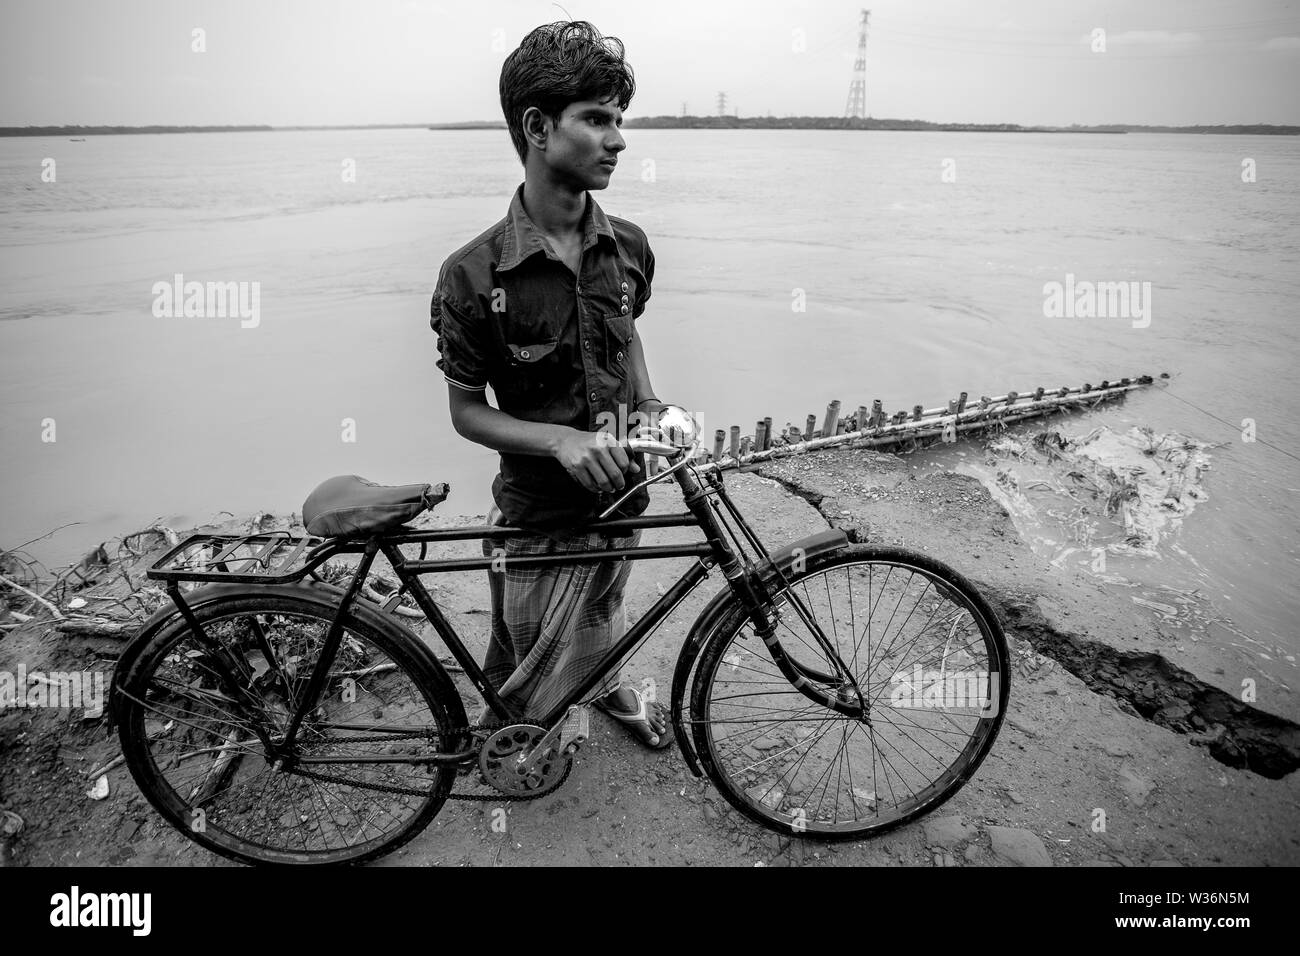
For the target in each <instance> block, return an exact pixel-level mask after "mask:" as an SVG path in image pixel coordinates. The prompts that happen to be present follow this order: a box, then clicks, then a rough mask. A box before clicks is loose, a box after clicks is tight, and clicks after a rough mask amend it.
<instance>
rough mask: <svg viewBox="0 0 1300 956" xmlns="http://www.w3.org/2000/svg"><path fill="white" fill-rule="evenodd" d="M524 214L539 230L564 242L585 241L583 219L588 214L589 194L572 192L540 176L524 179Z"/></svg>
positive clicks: (584, 191) (581, 191)
mask: <svg viewBox="0 0 1300 956" xmlns="http://www.w3.org/2000/svg"><path fill="white" fill-rule="evenodd" d="M523 200H524V211H525V212H526V213H528V218H529V219H531V220H532V221H533V223H534V224H535V225H536V226H537V228H538V229H540V230H542V232H543V233H544V234H545V235H547V236H551V237H554V238H555V239H557V240H559V241H561V242H564V241H569V240H572V239H575V238H581V234H582V217H583V215H584V214H585V213H586V211H587V191H586V190H585V189H583V190H580V191H579V192H576V193H575V192H572V191H570V190H566V189H563V188H560V187H557V186H554V185H552V184H550V183H542V182H541V181H540V180H539V179H538V178H536V177H532V176H530V177H528V178H526V179H525V180H524V196H523Z"/></svg>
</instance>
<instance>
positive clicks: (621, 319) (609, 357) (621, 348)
mask: <svg viewBox="0 0 1300 956" xmlns="http://www.w3.org/2000/svg"><path fill="white" fill-rule="evenodd" d="M603 324H604V326H605V365H606V367H607V368H608V369H609V370H610V371H611V372H613V373H615V374H616V375H618V376H619V377H623V378H625V377H626V376H627V375H628V367H629V365H630V362H631V359H630V353H631V351H632V336H633V334H634V329H633V325H632V316H631V315H629V314H624V313H623V312H621V311H619V312H615V313H613V314H612V315H607V316H605V318H604V321H603Z"/></svg>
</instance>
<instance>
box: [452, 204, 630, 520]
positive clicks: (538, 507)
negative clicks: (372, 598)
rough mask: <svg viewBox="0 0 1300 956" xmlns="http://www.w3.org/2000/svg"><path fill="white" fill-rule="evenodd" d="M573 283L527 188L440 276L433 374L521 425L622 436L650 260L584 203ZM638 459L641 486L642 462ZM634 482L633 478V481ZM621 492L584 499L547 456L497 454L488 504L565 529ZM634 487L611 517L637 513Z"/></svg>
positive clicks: (623, 231) (623, 230)
mask: <svg viewBox="0 0 1300 956" xmlns="http://www.w3.org/2000/svg"><path fill="white" fill-rule="evenodd" d="M582 230H583V241H582V258H581V262H580V266H579V270H578V274H577V275H574V273H573V271H572V270H571V269H570V268H569V267H568V266H567V265H565V264H564V262H563V261H562V260H561V259H560V258H559V257H558V256H557V255H556V254H555V252H554V250H553V249H552V248H551V245H550V243H549V242H548V241H547V240H546V238H545V237H544V236H543V235H542V233H541V232H540V230H539V229H538V228H537V226H536V225H535V224H534V223H533V221H532V219H530V218H529V216H528V213H527V212H526V211H525V209H524V204H523V184H520V186H519V188H518V189H516V190H515V194H514V198H513V199H512V200H511V202H510V208H509V210H508V211H507V213H506V216H505V218H504V219H502V220H501V221H500V222H498V223H497V224H496V225H495V226H493V227H492V228H491V229H489V230H487V231H486V232H484V233H483V234H481V235H480V236H478V237H477V238H476V239H474V240H473V241H472V242H470V243H469V244H467V245H465V246H463V247H461V248H460V249H458V250H457V251H456V252H454V253H452V254H451V255H450V256H449V257H448V258H447V260H446V261H445V262H444V263H443V265H442V268H441V269H440V270H439V273H438V284H437V287H436V288H435V289H434V293H433V301H432V303H431V307H430V315H431V320H430V325H431V327H432V328H433V330H434V331H435V332H436V333H438V352H439V358H438V360H437V366H438V368H439V369H440V370H441V371H442V373H443V377H444V378H445V379H446V380H447V383H448V384H449V385H451V386H452V387H455V388H462V389H467V390H472V391H480V390H483V389H484V388H486V387H487V386H489V385H490V386H491V387H492V391H493V393H494V394H495V395H496V399H497V406H498V407H499V408H500V409H501V411H503V412H505V413H506V414H508V415H511V416H513V417H515V418H518V419H521V420H523V421H531V422H546V423H548V424H557V425H567V426H569V427H571V428H576V429H578V430H580V431H588V432H594V431H599V430H602V428H603V429H604V430H606V431H610V432H613V433H615V434H616V435H618V434H619V428H620V423H622V425H621V428H622V429H626V428H628V425H627V423H628V421H629V419H630V418H631V416H632V414H633V413H635V411H636V409H635V407H634V405H633V402H634V396H633V394H632V379H631V360H630V355H629V353H630V347H631V344H632V335H633V322H634V320H636V319H637V318H639V317H640V315H641V313H642V312H644V311H645V306H646V302H647V300H649V298H650V284H651V281H652V280H653V279H654V268H655V261H654V254H653V253H652V252H651V250H650V244H649V242H648V241H647V239H646V235H645V233H644V232H643V231H642V230H641V229H640V227H638V226H636V225H634V224H633V223H631V222H628V221H627V220H625V219H620V218H618V217H616V216H606V215H605V213H604V211H603V210H601V208H600V206H599V204H597V202H596V200H595V198H594V197H593V196H592V195H591V194H590V193H588V194H587V208H586V210H585V212H584V213H583V227H582ZM632 458H633V460H635V461H636V462H637V464H638V465H639V466H640V468H641V471H640V473H639V474H635V473H634V474H629V475H626V476H625V477H626V478H627V479H628V484H629V485H631V484H634V483H635V480H640V479H642V478H644V475H645V461H644V456H642V455H641V454H639V453H638V454H636V455H633V456H632ZM634 479H635V480H634ZM626 491H627V488H626V487H625V488H624V489H623V491H619V492H615V493H612V494H604V493H593V492H589V491H587V490H586V489H585V488H583V487H582V485H580V484H579V483H578V482H577V481H575V480H574V479H573V478H571V477H570V476H569V474H568V472H567V471H565V469H564V467H563V466H562V465H561V464H560V463H559V462H558V461H557V460H555V459H554V458H550V457H547V456H542V455H515V454H509V453H506V452H502V453H501V470H500V474H499V475H498V476H497V477H496V479H495V480H494V481H493V483H492V496H493V499H494V500H495V501H496V504H497V507H498V508H500V509H501V513H502V515H503V517H504V518H505V520H506V521H508V522H509V523H510V524H513V525H517V526H519V527H526V528H533V527H535V528H539V529H548V528H554V529H561V528H572V527H578V526H581V525H584V524H587V523H589V522H591V521H594V520H595V519H596V518H597V517H598V516H599V515H600V513H601V512H602V511H604V510H605V509H606V508H607V507H609V506H610V505H611V504H613V502H614V501H615V500H617V498H618V497H621V496H622V495H623V494H625V493H626ZM649 503H650V497H649V494H648V493H647V492H646V490H645V489H641V490H640V491H638V492H637V493H636V494H635V495H633V496H632V497H631V498H629V499H628V500H627V501H626V502H624V503H623V505H622V506H621V507H620V508H619V510H618V511H617V512H615V513H614V514H615V516H622V517H630V516H633V515H638V514H641V513H642V512H644V511H645V509H646V508H647V507H648V506H649Z"/></svg>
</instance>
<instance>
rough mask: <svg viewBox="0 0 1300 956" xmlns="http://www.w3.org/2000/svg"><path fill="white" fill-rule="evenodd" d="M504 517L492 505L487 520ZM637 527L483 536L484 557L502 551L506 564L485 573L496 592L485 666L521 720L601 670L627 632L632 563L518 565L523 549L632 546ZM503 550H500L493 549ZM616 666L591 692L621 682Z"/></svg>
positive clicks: (527, 551) (594, 694) (551, 705)
mask: <svg viewBox="0 0 1300 956" xmlns="http://www.w3.org/2000/svg"><path fill="white" fill-rule="evenodd" d="M504 523H505V521H504V519H502V517H501V513H500V512H499V511H498V510H497V508H496V507H495V506H493V508H492V511H491V512H490V513H489V514H488V524H494V525H500V524H504ZM640 540H641V532H640V530H636V531H633V532H632V533H631V534H628V535H617V536H616V535H608V534H600V533H598V532H581V531H578V532H571V533H560V534H556V535H555V536H554V537H553V538H552V537H545V536H536V537H525V536H518V535H516V536H511V537H508V538H498V539H496V540H495V541H493V540H491V539H487V538H485V539H483V554H484V556H485V557H493V556H494V555H498V556H499V555H501V554H502V552H504V558H505V561H504V562H503V570H500V571H493V570H489V571H488V583H489V586H490V588H491V591H492V635H491V639H490V641H489V642H488V651H487V656H486V658H485V660H484V662H483V670H484V673H485V674H486V676H487V679H488V681H489V683H491V684H492V686H493V687H494V688H496V690H497V692H498V693H500V694H501V696H502V697H503V698H504V699H505V701H506V703H507V704H508V705H510V706H512V707H513V708H515V709H516V710H517V712H518V713H520V714H521V716H522V717H523V718H524V719H533V720H537V719H540V718H542V717H543V716H544V715H545V714H547V713H548V712H549V711H550V710H551V709H552V708H554V707H555V706H556V705H557V704H559V703H560V702H561V701H562V700H563V699H564V698H565V696H566V695H567V694H569V693H570V692H571V691H572V690H573V689H574V688H576V687H577V686H578V685H579V684H581V683H582V682H583V680H585V679H586V678H587V677H588V676H590V674H591V672H592V671H593V670H595V669H596V666H597V664H599V663H600V660H601V658H602V657H603V656H604V655H605V653H606V652H607V651H608V650H609V649H610V648H611V647H613V646H614V644H616V643H617V642H618V640H619V639H620V638H621V637H622V636H623V635H624V634H625V633H626V631H627V610H626V608H624V606H623V591H624V589H625V587H626V585H627V578H628V574H630V573H631V570H632V565H631V562H629V561H601V562H598V563H593V564H579V565H565V564H554V565H549V566H546V567H534V568H513V567H511V566H510V559H511V558H512V557H518V556H520V555H534V554H559V553H566V552H581V551H592V550H601V549H607V548H632V547H636V545H637V544H638V543H639V542H640ZM498 548H499V549H501V551H496V550H495V549H498ZM620 678H621V675H620V673H619V672H618V670H615V671H612V672H611V673H610V675H609V676H608V677H607V678H606V679H605V680H604V681H602V682H601V683H600V684H598V685H597V686H596V687H595V688H594V689H593V690H592V691H591V693H589V694H588V695H587V697H588V698H591V697H598V696H603V695H604V694H608V693H610V692H612V691H615V690H617V689H618V688H619V685H620V683H621V679H620Z"/></svg>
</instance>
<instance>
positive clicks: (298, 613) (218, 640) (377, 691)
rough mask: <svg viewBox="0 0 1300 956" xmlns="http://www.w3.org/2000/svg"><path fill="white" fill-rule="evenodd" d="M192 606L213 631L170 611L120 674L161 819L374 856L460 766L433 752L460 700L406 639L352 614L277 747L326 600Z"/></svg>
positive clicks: (240, 843) (326, 856) (246, 848)
mask: <svg viewBox="0 0 1300 956" xmlns="http://www.w3.org/2000/svg"><path fill="white" fill-rule="evenodd" d="M195 616H196V618H197V620H198V622H199V624H200V625H201V626H202V629H203V632H204V633H205V634H206V635H207V638H208V640H207V641H204V640H202V639H200V637H199V636H198V634H196V632H195V631H194V630H193V629H192V628H191V627H190V625H189V624H188V623H187V622H186V621H184V620H183V619H181V620H177V621H176V622H174V623H172V624H170V625H168V626H167V627H164V628H163V629H162V630H160V631H159V632H158V633H157V634H156V635H154V637H153V638H151V639H150V640H149V643H148V645H147V646H146V647H145V648H143V649H142V650H141V651H140V652H139V653H138V654H135V655H133V656H132V659H131V660H130V662H129V665H128V667H127V668H126V672H125V673H124V674H122V675H120V677H115V682H116V683H117V688H116V690H115V695H114V702H115V703H114V706H115V711H116V717H117V721H118V727H119V731H118V732H119V737H120V740H121V744H122V753H123V755H124V756H125V758H126V764H127V767H128V768H129V769H130V771H131V775H132V776H133V777H134V778H135V781H136V784H137V785H138V786H139V788H140V790H141V792H142V793H143V794H144V795H145V797H146V798H148V800H149V802H150V803H151V804H153V806H154V808H155V809H157V810H158V811H159V813H161V814H162V816H163V817H164V818H165V819H166V820H167V821H168V822H169V823H170V824H172V825H173V826H174V827H176V828H177V829H178V830H180V831H181V832H182V833H184V834H185V835H186V836H188V837H189V838H190V839H192V840H194V841H196V842H197V843H200V844H202V845H203V846H205V847H207V848H208V849H210V850H213V851H215V852H217V853H220V854H222V855H224V856H227V857H230V858H232V859H236V860H240V861H242V862H245V863H295V864H327V863H357V862H361V861H364V860H367V859H372V858H374V857H376V856H379V855H380V854H383V853H386V852H389V851H391V850H393V849H394V848H396V847H397V846H400V845H401V844H403V843H405V842H406V841H407V840H409V839H411V837H413V836H414V835H415V834H417V833H419V832H420V830H421V829H423V828H424V827H425V826H426V825H427V824H428V822H429V821H430V820H431V819H432V818H433V815H434V814H435V813H437V811H438V810H439V808H440V807H441V806H442V804H443V803H444V801H445V800H446V798H447V794H448V793H449V792H450V790H451V787H452V784H453V782H454V779H455V771H454V768H452V767H449V766H447V765H445V764H436V763H431V762H429V761H428V758H429V757H430V756H431V755H435V754H439V753H441V752H446V751H448V750H452V749H454V748H455V747H456V746H458V745H459V744H460V742H461V740H460V737H461V736H462V735H463V733H464V731H463V725H464V723H465V721H464V709H463V706H462V705H461V704H460V701H459V698H455V696H454V690H453V691H451V692H450V696H449V694H448V692H447V690H446V689H445V688H444V686H443V684H444V683H445V682H441V681H439V680H438V679H437V674H436V673H435V672H434V671H433V668H432V667H431V665H430V663H429V662H428V661H427V660H425V659H423V657H422V656H421V654H420V653H419V650H418V649H415V648H413V647H412V646H411V642H410V641H409V640H404V639H403V638H402V637H401V636H400V635H394V634H390V633H388V632H387V631H386V630H385V629H383V628H379V627H375V626H373V625H371V624H369V623H368V622H366V621H364V620H362V619H361V618H358V617H349V618H348V620H347V621H346V623H345V626H344V633H343V639H342V643H341V645H340V647H339V651H338V654H337V655H336V657H335V660H334V662H333V664H332V666H331V667H330V670H329V673H328V677H327V679H326V682H325V685H324V687H323V689H322V691H321V694H320V696H319V699H318V706H317V707H316V708H314V709H313V710H312V711H311V712H310V714H309V715H308V717H307V719H305V720H304V722H303V723H302V725H301V727H300V728H299V730H298V732H297V734H296V735H295V741H296V743H295V746H294V748H293V753H292V754H291V755H290V756H289V757H288V758H287V759H285V758H284V756H283V754H277V753H276V752H275V751H274V750H273V747H274V746H275V745H276V744H277V743H283V741H284V736H285V732H286V731H287V726H288V723H289V718H290V715H292V714H293V713H294V712H295V710H296V707H297V704H298V701H299V700H301V699H302V695H303V693H304V691H305V690H306V687H307V682H308V680H309V679H310V677H311V675H312V672H313V670H314V668H315V667H316V664H317V660H318V657H319V655H320V651H321V647H322V645H323V643H324V640H325V635H326V632H327V631H328V629H329V626H330V621H331V617H332V612H331V610H330V609H329V607H328V605H323V604H322V603H321V600H320V599H319V598H315V599H311V598H307V597H304V596H295V595H267V594H263V595H257V596H250V597H232V598H230V599H226V600H218V601H215V602H212V603H209V604H207V605H200V606H199V607H198V608H197V609H196V611H195ZM232 676H233V680H232ZM453 698H454V699H453ZM458 728H459V729H458Z"/></svg>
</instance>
